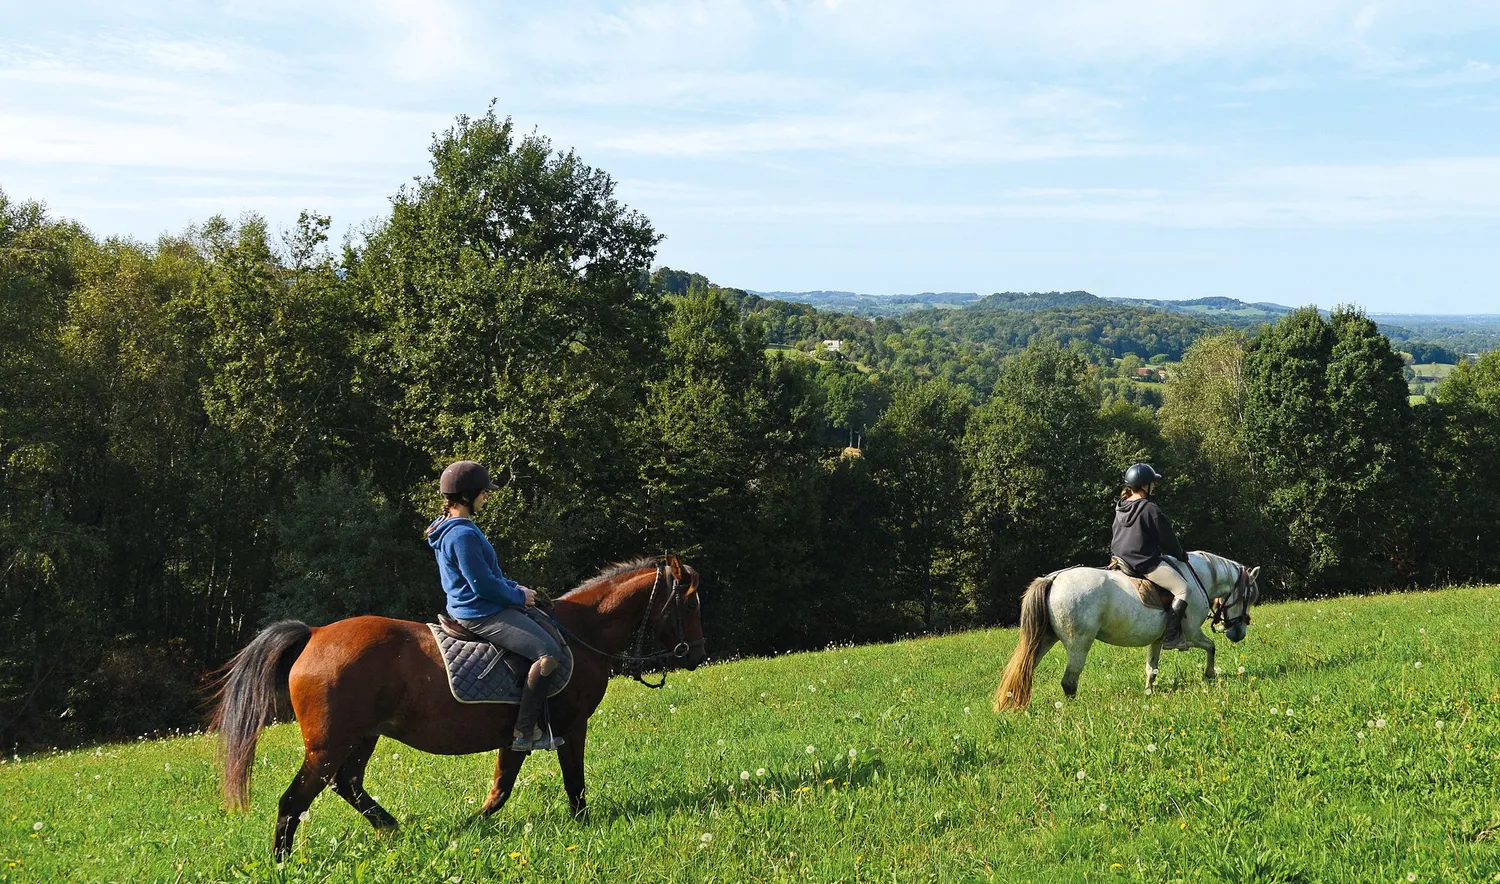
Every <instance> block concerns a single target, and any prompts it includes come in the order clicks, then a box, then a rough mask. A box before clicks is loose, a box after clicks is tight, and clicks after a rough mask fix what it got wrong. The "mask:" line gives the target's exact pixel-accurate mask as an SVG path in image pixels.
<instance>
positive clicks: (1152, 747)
mask: <svg viewBox="0 0 1500 884" xmlns="http://www.w3.org/2000/svg"><path fill="white" fill-rule="evenodd" d="M1146 751H1147V752H1155V751H1156V744H1155V743H1147V744H1146Z"/></svg>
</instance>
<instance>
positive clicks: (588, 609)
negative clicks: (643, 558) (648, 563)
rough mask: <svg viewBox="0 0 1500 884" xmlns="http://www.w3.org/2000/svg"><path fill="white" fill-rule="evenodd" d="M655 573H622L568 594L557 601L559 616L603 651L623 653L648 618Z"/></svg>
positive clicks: (565, 624)
mask: <svg viewBox="0 0 1500 884" xmlns="http://www.w3.org/2000/svg"><path fill="white" fill-rule="evenodd" d="M653 576H654V575H653V574H652V573H651V572H649V571H645V572H640V571H638V572H633V573H629V574H622V575H620V576H619V577H617V578H614V579H612V580H609V581H607V582H605V583H603V584H600V585H598V586H592V587H589V588H588V589H585V590H581V591H579V592H577V593H568V594H567V595H565V596H563V597H562V598H560V599H558V600H557V616H558V618H559V619H560V620H562V621H563V625H564V626H566V627H568V629H570V630H572V631H573V632H574V633H575V634H577V636H578V637H579V638H581V639H583V640H584V641H586V642H588V643H589V644H591V645H593V646H594V647H596V648H598V649H599V650H601V651H604V652H606V653H610V654H622V653H624V652H625V650H626V648H627V647H628V646H629V644H630V639H631V637H632V636H633V635H634V634H635V631H636V629H637V628H639V627H640V625H641V621H642V619H644V618H643V613H644V609H645V607H646V604H647V602H648V601H649V600H650V598H651V585H652V578H653ZM575 596H576V597H575Z"/></svg>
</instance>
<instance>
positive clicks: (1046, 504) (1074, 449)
mask: <svg viewBox="0 0 1500 884" xmlns="http://www.w3.org/2000/svg"><path fill="white" fill-rule="evenodd" d="M1098 401H1099V391H1098V388H1097V386H1096V383H1095V381H1094V380H1093V378H1092V377H1091V376H1090V374H1089V370H1088V364H1087V362H1085V360H1084V359H1083V357H1082V356H1080V355H1079V354H1078V353H1076V352H1073V351H1070V350H1064V349H1062V348H1060V347H1058V346H1057V345H1056V344H1050V343H1044V344H1038V345H1034V346H1032V347H1029V348H1027V349H1026V350H1025V351H1023V352H1022V353H1021V354H1020V355H1019V356H1017V357H1015V358H1013V359H1011V360H1010V361H1008V362H1007V363H1006V365H1005V368H1004V371H1003V373H1002V375H1001V378H1000V382H999V384H998V385H997V388H996V393H995V395H994V396H993V397H991V399H990V400H989V401H988V402H986V403H984V405H982V406H981V407H980V408H979V410H978V411H977V412H976V413H975V415H974V419H973V421H972V423H971V425H970V427H969V432H968V434H967V436H966V437H965V439H964V442H963V452H964V464H965V468H966V472H967V475H968V483H967V501H966V505H965V507H964V510H965V535H966V538H967V544H966V546H967V548H968V550H969V567H970V571H971V574H972V575H973V576H972V580H973V583H972V589H971V605H972V607H973V608H974V610H975V612H976V613H977V614H978V615H979V616H980V617H981V618H983V619H985V620H987V621H991V622H994V621H1006V620H1010V619H1013V618H1014V617H1015V616H1016V615H1017V614H1018V613H1019V610H1020V606H1019V602H1020V595H1021V592H1022V591H1023V590H1024V589H1025V587H1026V583H1027V582H1029V581H1030V580H1031V578H1033V577H1035V576H1037V575H1039V574H1045V573H1047V572H1048V571H1052V570H1055V569H1057V568H1061V567H1065V566H1067V565H1073V564H1087V563H1097V562H1100V561H1101V560H1102V559H1103V556H1104V552H1105V542H1106V541H1107V540H1108V526H1109V511H1108V506H1109V501H1110V496H1109V489H1110V487H1111V483H1112V482H1113V481H1114V480H1113V478H1112V477H1113V474H1114V473H1115V466H1116V465H1113V464H1111V463H1110V461H1109V457H1108V453H1107V451H1106V449H1105V445H1104V441H1103V438H1102V432H1101V430H1102V426H1101V423H1100V420H1099V417H1098V414H1097V403H1098Z"/></svg>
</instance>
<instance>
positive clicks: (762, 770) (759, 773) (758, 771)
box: [755, 767, 766, 777]
mask: <svg viewBox="0 0 1500 884" xmlns="http://www.w3.org/2000/svg"><path fill="white" fill-rule="evenodd" d="M755 775H756V776H758V777H763V776H765V775H766V769H765V768H763V767H757V768H756V769H755Z"/></svg>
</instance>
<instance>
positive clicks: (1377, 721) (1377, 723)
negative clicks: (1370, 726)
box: [1375, 718, 1385, 727]
mask: <svg viewBox="0 0 1500 884" xmlns="http://www.w3.org/2000/svg"><path fill="white" fill-rule="evenodd" d="M1375 726H1376V727H1385V719H1384V718H1377V719H1375Z"/></svg>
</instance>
